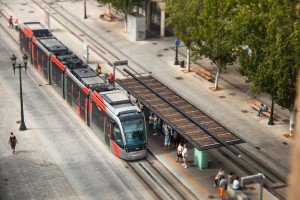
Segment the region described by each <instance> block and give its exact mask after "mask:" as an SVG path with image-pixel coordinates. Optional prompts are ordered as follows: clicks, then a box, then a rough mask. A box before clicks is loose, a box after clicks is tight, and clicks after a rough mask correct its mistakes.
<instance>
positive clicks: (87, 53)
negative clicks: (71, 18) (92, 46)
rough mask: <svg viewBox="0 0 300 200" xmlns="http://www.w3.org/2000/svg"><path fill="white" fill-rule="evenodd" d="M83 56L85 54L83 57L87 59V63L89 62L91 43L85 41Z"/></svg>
mask: <svg viewBox="0 0 300 200" xmlns="http://www.w3.org/2000/svg"><path fill="white" fill-rule="evenodd" d="M82 49H83V51H82V56H83V59H85V60H86V63H87V64H88V62H89V45H88V44H87V43H85V42H83V43H82Z"/></svg>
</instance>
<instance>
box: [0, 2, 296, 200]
mask: <svg viewBox="0 0 300 200" xmlns="http://www.w3.org/2000/svg"><path fill="white" fill-rule="evenodd" d="M55 4H56V5H59V7H61V9H64V10H65V15H70V16H71V14H72V13H83V11H82V8H83V6H82V2H76V1H61V2H59V1H57V2H55ZM97 5H98V4H97V3H96V1H87V7H88V19H83V16H82V15H80V14H79V15H76V16H72V17H73V18H74V19H75V20H77V21H78V24H79V26H82V27H83V28H86V29H87V31H89V32H91V33H92V34H93V37H94V38H96V39H97V41H100V42H101V43H103V44H105V45H107V48H109V49H110V50H111V51H112V52H114V53H116V54H117V55H118V57H120V58H121V59H128V60H129V65H130V66H132V67H135V68H137V69H138V70H139V71H143V72H146V73H148V72H152V75H153V76H154V77H155V78H157V79H158V80H160V81H161V82H162V83H164V84H166V85H167V86H168V87H170V88H172V89H173V90H174V91H176V92H177V93H179V94H181V95H182V96H183V97H184V98H185V99H187V100H188V101H190V102H191V103H192V104H194V105H195V106H197V107H199V108H200V109H202V110H204V111H205V112H206V113H208V114H209V115H210V116H211V117H212V118H214V119H216V120H217V121H219V122H221V123H222V124H223V125H224V126H226V127H227V128H228V129H230V130H231V131H233V132H234V133H235V134H237V135H239V136H240V137H241V138H243V139H244V140H245V141H246V142H247V144H242V145H243V146H244V147H245V148H246V149H248V150H249V151H251V152H252V153H253V154H254V155H257V156H262V155H263V156H264V157H265V159H266V162H269V164H271V165H274V163H276V166H277V167H278V170H279V171H281V172H282V173H284V174H287V173H288V171H289V159H290V158H289V154H290V153H289V152H290V146H291V145H292V144H293V140H290V139H287V138H285V137H284V136H283V135H284V134H286V133H287V132H288V123H287V122H286V120H288V117H289V113H288V111H287V110H282V109H281V108H280V107H278V106H276V107H275V114H276V116H277V119H276V120H275V125H274V126H269V125H267V121H268V119H267V118H265V117H257V116H256V111H254V110H252V109H251V108H250V106H249V105H248V103H249V101H250V100H251V97H250V96H249V95H248V93H247V89H248V88H249V85H247V84H246V83H245V80H244V78H243V77H241V76H240V75H238V74H237V73H236V71H235V69H236V68H237V66H232V67H229V69H228V72H227V74H222V75H221V77H222V78H221V80H220V82H219V86H220V87H221V88H222V90H221V91H218V92H213V91H212V90H210V89H209V87H212V86H213V85H214V84H213V83H210V82H208V81H206V80H205V79H203V78H201V77H199V76H198V75H196V74H195V73H193V72H191V73H185V72H184V71H182V69H181V68H180V67H179V66H174V65H173V63H174V55H175V52H174V41H175V38H174V37H169V38H153V39H149V40H146V41H140V42H133V41H130V40H129V39H127V35H126V34H125V33H124V32H123V27H124V26H123V22H122V21H114V22H107V21H103V20H101V19H100V18H99V15H100V14H101V13H103V12H104V10H105V9H106V8H105V7H99V6H97ZM14 6H15V7H14ZM23 6H24V5H23ZM57 7H58V6H57ZM4 9H5V10H6V11H7V12H12V13H13V14H14V15H15V16H18V17H19V19H21V20H20V21H28V20H29V21H35V20H37V18H36V17H33V15H31V14H28V10H25V11H26V12H25V11H22V12H23V13H21V14H20V12H19V10H20V9H22V5H21V4H20V5H19V4H18V5H15V4H12V5H10V6H8V7H4ZM36 14H38V13H36ZM40 15H43V14H41V13H40ZM39 19H40V20H41V21H42V22H43V17H40V18H39ZM2 21H3V19H2ZM52 23H53V24H52V25H51V26H52V28H53V29H54V30H60V31H54V34H56V35H57V36H59V37H60V38H61V40H64V41H65V42H64V43H65V44H66V45H67V46H68V47H70V48H73V49H74V52H76V53H77V54H78V55H81V47H80V45H78V44H76V43H75V42H74V41H73V40H72V38H71V36H70V35H68V34H69V33H66V31H65V30H61V29H60V28H61V27H60V26H59V25H58V23H57V22H55V21H54V20H53V21H52ZM179 51H180V55H181V56H180V57H182V58H184V55H185V48H184V46H180V48H179ZM6 57H7V56H6ZM92 57H95V58H96V60H93V63H96V62H98V61H101V62H103V60H101V58H98V57H97V56H95V55H92ZM6 62H9V61H6ZM198 62H199V64H201V65H202V66H203V67H205V68H206V69H208V70H210V71H211V72H212V74H214V68H212V65H211V64H210V62H209V60H207V59H203V60H200V61H198ZM5 65H6V64H5ZM196 65H197V64H196V63H193V65H192V66H196ZM111 70H112V69H110V68H105V69H104V72H111ZM178 77H181V78H182V79H181V80H179V79H177V78H178ZM117 78H119V75H117ZM16 87H17V86H16ZM259 98H260V99H261V100H263V101H265V102H268V103H269V99H268V98H267V97H266V96H264V95H260V96H259ZM1 103H2V102H1ZM6 103H9V100H7V102H6ZM7 106H8V104H3V106H1V109H8V108H7ZM3 111H5V113H7V112H8V111H7V110H3ZM1 113H3V112H2V111H1ZM13 113H15V115H17V116H18V114H17V113H16V112H13ZM17 116H14V118H13V119H15V118H17ZM4 117H5V118H7V117H13V116H10V115H7V116H4ZM8 121H11V120H8ZM1 125H3V126H7V129H6V131H5V132H7V133H8V132H9V131H10V128H9V127H11V126H12V125H7V124H1ZM1 137H6V136H2V135H1ZM17 137H18V138H20V141H22V140H25V139H26V138H22V137H23V136H22V134H19V133H18V132H17ZM24 137H25V136H24ZM5 139H6V138H2V140H3V141H4V140H5ZM2 140H1V141H2ZM34 141H35V139H33V144H34V145H32V146H29V147H32V148H33V147H35V148H38V144H37V143H34ZM149 143H150V150H151V151H152V152H153V154H154V155H155V156H156V157H157V158H158V159H159V160H160V161H161V162H162V163H163V164H164V165H165V166H167V168H170V169H172V170H173V171H172V172H173V173H174V174H176V175H177V176H178V177H179V179H180V180H182V181H186V183H189V185H190V186H191V187H192V188H191V190H193V191H195V193H197V194H198V195H199V198H200V197H202V198H209V196H210V195H214V196H216V190H215V188H214V187H213V185H212V182H211V181H212V179H213V178H212V177H213V176H214V175H215V172H216V170H217V168H219V166H220V165H221V164H220V163H216V162H213V159H214V158H213V157H211V158H210V159H211V161H212V162H211V164H212V165H210V166H209V169H205V170H200V169H199V168H196V167H194V166H193V167H190V168H188V169H187V170H185V169H184V168H182V167H181V166H178V164H177V163H176V162H175V159H174V157H175V156H174V155H173V153H174V152H170V153H166V152H163V151H162V148H161V145H162V141H160V140H159V138H158V137H153V136H152V135H150V136H149ZM3 147H4V144H3V145H1V147H0V148H3ZM6 147H7V146H6ZM17 148H23V147H22V144H21V143H20V144H19V145H18V146H17ZM2 150H3V149H1V152H3V151H2ZM6 150H7V148H6V149H5V151H6ZM34 152H35V154H33V155H32V156H33V157H34V158H35V157H38V158H41V157H42V158H43V159H42V158H41V159H40V160H38V161H37V163H38V164H36V165H47V164H49V163H51V159H49V158H48V159H47V157H48V156H47V154H46V153H45V152H43V151H38V150H35V151H34ZM36 153H37V154H38V155H36ZM40 154H41V155H40ZM19 155H21V154H16V155H14V156H16V157H17V156H19ZM26 155H27V154H26ZM30 155H31V154H30ZM190 155H192V153H190ZM7 156H8V155H7ZM44 157H45V158H44ZM44 160H45V161H44ZM1 162H2V161H1ZM8 163H11V161H10V162H8ZM45 163H46V164H45ZM31 166H32V165H29V167H31ZM51 166H52V165H50V167H51ZM52 167H53V166H52ZM224 167H225V166H224ZM17 168H18V170H22V167H21V166H17ZM1 170H2V169H0V171H1ZM226 171H229V169H227V170H226ZM55 173H56V174H58V173H59V172H55ZM61 177H63V176H60V178H61ZM63 181H65V180H64V179H63V178H62V180H60V182H63ZM190 183H193V184H190ZM10 186H11V185H10ZM66 186H68V184H66ZM68 191H70V193H69V196H68V197H73V196H74V195H75V194H74V193H72V189H68ZM267 197H268V198H267ZM267 197H266V198H267V199H272V198H271V197H270V198H269V196H267ZM202 198H201V199H202Z"/></svg>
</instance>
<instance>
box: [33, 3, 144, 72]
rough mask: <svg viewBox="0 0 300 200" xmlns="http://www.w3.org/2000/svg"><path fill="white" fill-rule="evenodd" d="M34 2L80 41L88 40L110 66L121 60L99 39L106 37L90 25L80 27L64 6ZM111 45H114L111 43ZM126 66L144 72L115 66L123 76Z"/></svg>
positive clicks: (91, 46) (93, 49) (91, 47)
mask: <svg viewBox="0 0 300 200" xmlns="http://www.w3.org/2000/svg"><path fill="white" fill-rule="evenodd" d="M32 2H34V3H35V4H36V5H37V6H38V7H39V8H40V9H41V10H43V11H44V12H48V13H49V15H50V16H51V17H52V18H53V19H54V20H56V21H57V22H58V23H59V24H60V25H61V26H63V27H64V28H65V29H66V30H68V31H69V32H70V33H71V34H72V35H73V36H74V37H76V38H77V39H78V40H79V41H81V42H82V43H84V42H88V44H89V47H90V49H91V50H92V51H93V52H94V53H95V54H97V56H99V57H101V58H102V59H103V60H105V61H106V62H107V64H108V65H109V66H110V67H113V62H114V61H118V60H121V59H120V58H119V57H118V56H116V55H115V54H114V53H113V52H112V50H109V49H108V47H106V46H104V45H102V44H101V43H100V42H98V41H97V40H100V41H103V40H104V39H103V38H101V37H100V36H99V35H95V34H94V33H93V31H92V30H91V29H90V28H89V27H88V26H86V25H85V24H80V27H79V26H78V25H77V24H78V23H80V22H78V21H77V22H76V23H74V21H72V20H71V19H69V18H68V17H67V15H65V14H66V13H68V11H66V10H65V9H64V8H63V7H57V8H56V7H55V5H57V4H54V3H52V2H50V3H49V2H48V1H46V0H40V1H37V0H32ZM39 2H41V3H43V4H45V5H46V6H44V5H43V6H42V4H41V3H39ZM59 9H62V10H63V11H64V15H63V14H62V12H61V11H60V10H59ZM73 20H74V18H73ZM82 27H84V29H85V30H82ZM110 46H112V45H111V44H110ZM115 49H117V48H115ZM124 68H126V69H128V70H130V71H131V72H132V73H134V74H136V75H138V76H142V73H140V72H137V71H136V70H135V69H134V68H133V67H131V66H129V65H127V66H118V67H116V68H115V70H116V71H118V73H120V74H122V76H124V77H126V76H127V74H126V73H124V72H123V69H124Z"/></svg>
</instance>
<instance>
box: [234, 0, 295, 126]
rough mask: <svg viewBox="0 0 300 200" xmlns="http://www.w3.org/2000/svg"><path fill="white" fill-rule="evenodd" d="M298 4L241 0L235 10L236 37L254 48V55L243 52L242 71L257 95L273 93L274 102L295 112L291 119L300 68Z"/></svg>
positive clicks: (284, 1)
mask: <svg viewBox="0 0 300 200" xmlns="http://www.w3.org/2000/svg"><path fill="white" fill-rule="evenodd" d="M298 6H299V5H298V2H297V1H291V0H273V1H271V0H270V1H266V0H256V1H253V0H239V1H238V6H237V7H236V8H235V9H234V10H233V13H234V15H233V16H235V17H234V18H233V26H234V28H233V29H234V30H236V31H235V32H234V36H233V37H232V38H234V41H235V42H236V45H237V46H238V45H240V46H245V45H249V47H250V48H251V49H252V54H251V56H250V55H248V54H247V53H246V52H245V51H243V50H241V51H240V53H239V61H240V64H241V67H240V69H239V71H240V72H241V74H242V75H245V76H246V77H247V79H248V81H249V82H251V83H252V84H253V85H252V92H253V94H258V93H261V92H263V93H267V94H269V95H270V96H271V100H272V103H273V102H275V103H277V104H279V105H280V106H282V107H285V108H288V109H289V110H290V111H291V119H292V115H293V111H294V101H295V96H296V78H297V74H298V71H299V67H300V60H299V58H298V56H299V41H300V37H299V36H300V35H299V28H300V27H299V7H298ZM272 110H273V106H272ZM271 117H272V116H271ZM291 126H293V122H292V120H291Z"/></svg>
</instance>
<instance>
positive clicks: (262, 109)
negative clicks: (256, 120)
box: [257, 104, 267, 116]
mask: <svg viewBox="0 0 300 200" xmlns="http://www.w3.org/2000/svg"><path fill="white" fill-rule="evenodd" d="M266 111H267V105H266V104H261V105H260V106H259V109H258V113H257V116H260V114H261V113H262V112H266Z"/></svg>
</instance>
